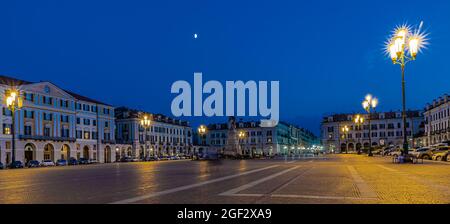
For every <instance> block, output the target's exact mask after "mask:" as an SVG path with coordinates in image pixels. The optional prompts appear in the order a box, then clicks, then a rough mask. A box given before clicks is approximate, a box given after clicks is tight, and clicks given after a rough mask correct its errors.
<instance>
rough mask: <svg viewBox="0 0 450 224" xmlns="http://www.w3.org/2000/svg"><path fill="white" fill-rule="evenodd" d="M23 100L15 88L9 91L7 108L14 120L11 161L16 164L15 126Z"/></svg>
mask: <svg viewBox="0 0 450 224" xmlns="http://www.w3.org/2000/svg"><path fill="white" fill-rule="evenodd" d="M22 103H23V101H22V98H21V97H20V91H18V90H16V89H15V88H12V89H10V90H9V91H8V93H7V95H6V106H7V107H8V109H9V110H10V111H11V119H12V125H11V135H12V143H11V147H12V156H11V161H12V162H13V163H14V162H15V161H16V132H15V126H16V111H18V110H20V108H22Z"/></svg>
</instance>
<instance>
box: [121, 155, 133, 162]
mask: <svg viewBox="0 0 450 224" xmlns="http://www.w3.org/2000/svg"><path fill="white" fill-rule="evenodd" d="M131 161H132V159H131V157H127V156H125V157H122V158H121V159H120V162H131Z"/></svg>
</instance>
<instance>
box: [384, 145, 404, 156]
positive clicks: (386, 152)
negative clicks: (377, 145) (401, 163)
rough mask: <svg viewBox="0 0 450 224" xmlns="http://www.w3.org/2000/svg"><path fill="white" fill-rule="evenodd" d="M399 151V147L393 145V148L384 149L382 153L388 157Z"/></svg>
mask: <svg viewBox="0 0 450 224" xmlns="http://www.w3.org/2000/svg"><path fill="white" fill-rule="evenodd" d="M399 149H400V147H399V146H394V145H391V146H388V147H385V148H384V149H383V151H382V152H381V155H383V156H387V155H389V154H390V153H392V152H394V151H397V150H399Z"/></svg>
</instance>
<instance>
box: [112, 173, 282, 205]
mask: <svg viewBox="0 0 450 224" xmlns="http://www.w3.org/2000/svg"><path fill="white" fill-rule="evenodd" d="M278 166H279V165H273V166H268V167H263V168H260V169H256V170H250V171H247V172H244V173H238V174H234V175H230V176H225V177H220V178H216V179H212V180H208V181H204V182H200V183H196V184H190V185H186V186H181V187H176V188H172V189H168V190H165V191H160V192H155V193H150V194H145V195H141V196H138V197H133V198H129V199H125V200H120V201H116V202H112V203H110V204H129V203H133V202H138V201H142V200H145V199H148V198H152V197H156V196H161V195H166V194H171V193H175V192H178V191H184V190H187V189H191V188H196V187H201V186H204V185H207V184H212V183H216V182H220V181H224V180H228V179H232V178H235V177H239V176H243V175H248V174H252V173H256V172H260V171H263V170H268V169H272V168H275V167H278Z"/></svg>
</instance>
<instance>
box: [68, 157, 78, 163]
mask: <svg viewBox="0 0 450 224" xmlns="http://www.w3.org/2000/svg"><path fill="white" fill-rule="evenodd" d="M67 164H68V165H78V160H77V159H75V158H73V157H71V158H70V159H69V161H67Z"/></svg>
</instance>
